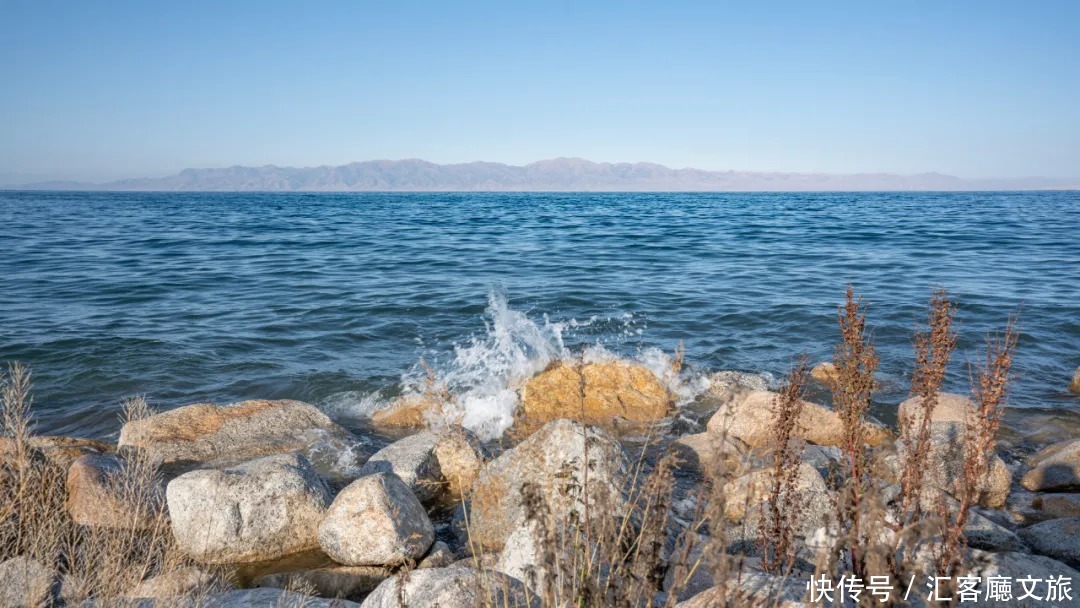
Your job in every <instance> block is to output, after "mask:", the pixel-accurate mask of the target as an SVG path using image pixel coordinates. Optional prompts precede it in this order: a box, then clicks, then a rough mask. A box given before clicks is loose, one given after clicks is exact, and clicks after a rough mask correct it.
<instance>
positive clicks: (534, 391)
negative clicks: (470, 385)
mask: <svg viewBox="0 0 1080 608" xmlns="http://www.w3.org/2000/svg"><path fill="white" fill-rule="evenodd" d="M583 393H584V398H583V397H582V394H583ZM521 401H522V403H521V406H520V407H519V408H518V411H517V413H516V416H517V418H518V419H517V421H516V423H515V426H516V427H517V428H519V429H521V430H524V431H526V432H527V431H528V430H531V429H535V428H538V427H540V426H542V425H544V424H546V423H548V422H551V421H552V420H560V419H567V420H577V421H579V422H585V423H587V424H598V425H613V424H617V423H619V422H624V421H625V422H629V423H632V424H634V423H647V422H651V421H654V420H659V419H661V418H664V417H666V416H667V415H668V414H669V413H670V412H671V408H672V406H673V398H672V395H671V393H670V391H668V390H667V388H665V387H664V385H663V384H662V383H661V382H660V379H659V378H657V377H656V374H654V373H653V372H652V371H651V370H650V369H649V368H647V367H645V366H643V365H637V364H634V363H628V362H626V361H618V360H615V361H602V362H596V363H585V364H584V365H577V364H571V363H563V362H558V363H556V364H555V365H553V366H552V367H549V368H548V369H546V370H544V371H543V372H540V373H539V374H537V375H535V376H533V377H532V378H530V379H529V380H528V381H526V382H525V386H524V387H523V388H522V389H521Z"/></svg>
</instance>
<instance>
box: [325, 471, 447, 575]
mask: <svg viewBox="0 0 1080 608" xmlns="http://www.w3.org/2000/svg"><path fill="white" fill-rule="evenodd" d="M434 541H435V530H434V529H433V528H432V526H431V520H429V519H428V516H427V513H425V512H424V507H423V506H422V505H421V504H420V501H419V500H417V498H416V496H415V495H413V493H412V491H411V490H409V487H408V486H406V485H405V483H404V482H402V481H401V480H400V479H398V478H397V476H395V475H394V474H393V473H377V474H375V475H369V476H367V477H361V478H360V479H357V480H356V481H354V482H352V483H351V484H349V485H348V487H346V488H345V489H344V490H342V491H341V493H340V494H338V496H337V498H335V499H334V504H332V505H331V506H330V510H328V511H327V512H326V518H325V519H323V521H322V523H321V524H320V525H319V546H320V547H322V550H323V551H325V552H326V554H327V555H329V556H330V557H331V558H333V560H334V561H336V562H338V563H340V564H345V565H349V566H381V565H395V564H400V563H403V562H406V561H409V560H415V559H418V558H420V557H422V556H423V555H424V554H425V553H426V552H427V550H428V548H429V547H431V544H432V543H433V542H434Z"/></svg>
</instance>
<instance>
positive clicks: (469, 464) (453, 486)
mask: <svg viewBox="0 0 1080 608" xmlns="http://www.w3.org/2000/svg"><path fill="white" fill-rule="evenodd" d="M434 451H435V459H436V460H437V461H438V463H439V470H440V471H441V472H442V480H443V482H444V483H445V485H446V491H447V492H448V493H449V495H450V497H451V498H453V499H454V500H461V499H462V498H463V497H464V495H465V493H466V492H468V490H469V488H471V487H472V485H473V484H474V483H476V478H477V476H479V475H480V469H481V468H483V466H484V462H485V461H486V460H487V454H486V452H485V451H484V448H483V447H482V446H481V444H480V441H479V440H478V439H477V438H476V436H475V435H473V434H472V433H470V432H468V431H466V430H465V429H462V428H460V427H458V428H451V429H448V430H445V431H443V432H441V433H439V435H438V440H437V441H436V442H435V448H434Z"/></svg>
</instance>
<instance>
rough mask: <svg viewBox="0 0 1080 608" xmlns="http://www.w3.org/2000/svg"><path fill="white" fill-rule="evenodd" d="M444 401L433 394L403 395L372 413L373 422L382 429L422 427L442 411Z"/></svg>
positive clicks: (427, 424)
mask: <svg viewBox="0 0 1080 608" xmlns="http://www.w3.org/2000/svg"><path fill="white" fill-rule="evenodd" d="M442 409H443V403H442V401H440V400H439V399H438V398H437V397H434V396H432V395H424V394H420V395H415V394H413V395H403V396H401V397H398V398H397V399H395V400H394V401H392V402H391V403H390V404H389V405H387V406H386V407H384V408H382V409H380V410H377V411H375V412H374V413H372V414H371V423H372V424H374V425H375V426H376V427H378V428H382V429H389V430H393V429H422V428H426V427H427V426H429V425H430V422H431V420H432V419H433V418H434V417H437V416H439V414H440V413H441V412H442Z"/></svg>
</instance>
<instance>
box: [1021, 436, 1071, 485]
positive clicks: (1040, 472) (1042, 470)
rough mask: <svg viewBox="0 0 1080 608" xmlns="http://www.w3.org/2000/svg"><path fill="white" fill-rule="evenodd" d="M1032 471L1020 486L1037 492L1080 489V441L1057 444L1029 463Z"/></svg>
mask: <svg viewBox="0 0 1080 608" xmlns="http://www.w3.org/2000/svg"><path fill="white" fill-rule="evenodd" d="M1028 464H1030V465H1031V466H1032V469H1031V470H1030V471H1028V472H1027V473H1026V474H1024V477H1023V478H1022V479H1021V480H1020V484H1021V485H1023V486H1024V487H1025V488H1027V489H1029V490H1032V491H1036V492H1057V491H1062V490H1068V491H1071V490H1078V489H1080V439H1073V440H1071V441H1063V442H1061V443H1055V444H1054V445H1051V446H1048V447H1045V448H1043V449H1042V450H1040V451H1039V452H1038V453H1036V454H1035V455H1034V456H1032V457H1031V459H1030V460H1029V461H1028Z"/></svg>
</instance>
